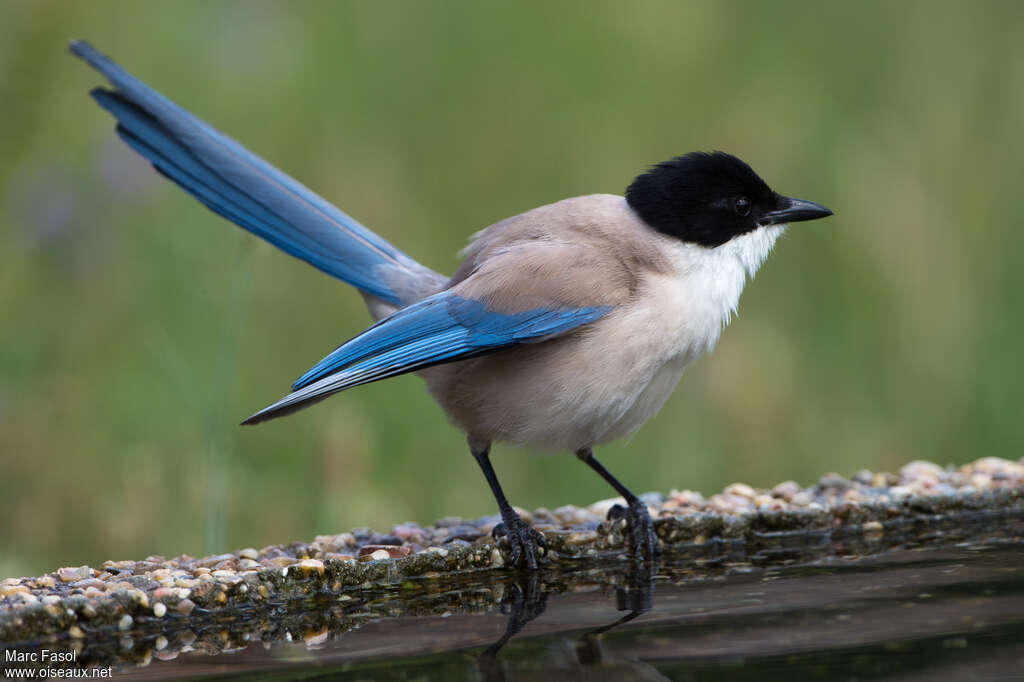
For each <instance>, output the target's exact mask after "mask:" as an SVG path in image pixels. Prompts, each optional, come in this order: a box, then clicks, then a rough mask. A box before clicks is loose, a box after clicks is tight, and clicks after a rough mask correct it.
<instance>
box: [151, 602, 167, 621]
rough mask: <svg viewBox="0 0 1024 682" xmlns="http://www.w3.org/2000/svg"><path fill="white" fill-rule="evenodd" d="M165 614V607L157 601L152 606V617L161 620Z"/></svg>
mask: <svg viewBox="0 0 1024 682" xmlns="http://www.w3.org/2000/svg"><path fill="white" fill-rule="evenodd" d="M166 613H167V607H166V606H165V605H164V603H163V602H161V601H158V602H157V603H155V604H153V615H154V616H156V617H157V618H163V617H164V615H165V614H166Z"/></svg>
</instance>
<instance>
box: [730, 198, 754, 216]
mask: <svg viewBox="0 0 1024 682" xmlns="http://www.w3.org/2000/svg"><path fill="white" fill-rule="evenodd" d="M732 207H733V210H735V211H736V215H740V216H747V215H750V199H748V198H746V197H739V198H737V199H736V202H735V203H734V204H733V205H732Z"/></svg>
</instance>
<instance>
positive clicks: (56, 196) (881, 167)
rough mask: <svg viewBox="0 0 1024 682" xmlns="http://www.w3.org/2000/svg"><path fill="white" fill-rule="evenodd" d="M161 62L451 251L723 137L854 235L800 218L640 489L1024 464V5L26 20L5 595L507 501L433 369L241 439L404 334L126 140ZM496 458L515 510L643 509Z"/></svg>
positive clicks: (291, 157) (658, 433)
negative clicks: (935, 465)
mask: <svg viewBox="0 0 1024 682" xmlns="http://www.w3.org/2000/svg"><path fill="white" fill-rule="evenodd" d="M71 38H85V39H88V40H90V41H92V42H93V43H94V44H95V45H96V46H97V47H98V48H99V49H100V50H101V51H103V52H106V53H107V54H109V55H111V56H112V57H114V58H115V59H116V60H118V61H119V62H120V63H121V64H123V65H124V66H125V67H126V68H128V69H129V70H130V71H132V72H133V73H135V74H136V75H138V76H139V77H141V78H143V79H144V80H146V81H147V82H149V83H150V84H152V85H153V86H154V87H156V88H157V89H159V90H161V91H162V92H164V93H165V94H167V95H168V96H170V97H171V98H172V99H174V100H175V101H177V102H178V103H180V104H182V105H183V106H185V107H186V108H188V109H190V110H192V111H194V112H195V113H197V114H198V115H199V116H201V117H203V118H205V119H206V120H208V121H210V122H211V123H213V124H214V125H216V126H217V127H219V128H221V129H222V130H224V131H226V132H228V134H230V135H232V136H233V137H235V138H237V139H238V140H240V141H241V142H242V143H243V144H245V145H247V146H249V147H250V148H252V149H253V150H254V151H256V152H257V153H259V154H261V155H263V156H264V157H265V158H267V159H268V160H270V161H271V162H273V163H274V164H276V165H278V166H279V167H281V168H282V169H284V170H285V171H287V172H289V173H291V174H292V175H294V176H295V177H296V178H298V179H299V180H301V181H302V182H304V183H306V184H308V185H309V186H310V187H312V188H313V189H314V190H316V191H318V192H319V193H321V194H322V195H323V196H325V197H326V198H328V199H329V200H331V201H333V202H335V203H337V204H338V205H339V206H341V207H342V208H343V209H344V210H345V211H347V212H349V213H351V214H352V215H353V216H355V217H356V218H357V219H359V220H361V221H362V222H364V223H365V224H367V225H368V226H370V227H371V228H373V229H375V230H376V231H378V232H379V233H380V234H381V235H383V236H384V237H385V238H387V239H389V240H392V241H394V242H395V243H396V244H397V245H399V246H400V247H401V248H402V249H403V250H405V251H406V252H407V253H409V254H410V255H412V256H413V257H415V258H417V259H419V260H421V261H422V262H424V263H426V264H428V265H430V266H431V267H433V268H435V269H437V270H439V271H442V272H445V273H450V272H453V271H454V270H455V268H456V266H457V263H458V260H457V257H456V252H457V251H458V250H459V249H460V248H461V247H462V246H463V245H464V244H465V241H466V238H467V237H468V235H470V234H471V233H472V232H474V231H475V230H477V229H480V228H481V227H483V226H486V225H488V224H490V223H492V222H494V221H496V220H499V219H501V218H504V217H506V216H509V215H512V214H515V213H518V212H521V211H523V210H525V209H528V208H531V207H534V206H537V205H540V204H545V203H548V202H551V201H555V200H558V199H561V198H564V197H568V196H572V195H578V194H586V193H592V192H614V193H621V192H622V190H623V189H624V188H625V186H626V185H627V184H628V183H629V181H630V180H631V179H632V178H633V177H634V176H635V175H636V174H637V173H638V172H639V171H641V170H642V169H643V168H644V167H645V166H647V165H648V164H651V163H654V162H657V161H661V160H664V159H666V158H668V157H670V156H674V155H676V154H680V153H683V152H686V151H690V150H694V149H724V150H727V151H731V152H733V153H736V154H738V155H740V156H741V157H743V158H744V159H746V160H747V161H749V162H750V163H751V164H752V165H753V166H754V168H755V169H757V170H758V171H759V172H760V173H761V174H762V175H763V176H764V177H765V178H766V179H767V180H768V182H769V183H770V184H772V185H773V186H774V187H775V188H776V189H778V190H779V191H781V192H783V193H787V194H793V195H796V196H800V197H806V198H808V199H813V200H816V201H820V202H822V203H824V204H826V205H827V206H829V207H831V208H832V209H833V210H834V211H835V213H836V216H835V217H834V218H831V219H829V220H828V221H825V222H821V223H808V224H806V225H799V226H796V227H794V229H792V230H791V231H790V233H789V234H788V235H787V236H786V238H785V239H784V240H783V241H782V242H780V244H779V246H778V248H777V249H776V252H775V253H774V254H773V255H772V257H771V258H770V259H769V262H768V263H767V264H766V265H765V267H764V268H763V269H762V271H761V274H759V275H758V279H757V282H755V283H754V284H753V285H752V286H751V287H750V288H748V290H747V292H746V293H745V295H744V297H743V300H742V302H741V305H740V316H739V318H738V319H737V320H736V321H734V322H733V324H732V326H731V327H730V329H729V330H728V331H727V332H726V333H725V334H724V336H723V338H722V340H721V342H720V343H719V346H718V349H717V350H716V352H715V353H714V355H713V356H710V357H706V358H703V359H701V360H700V361H699V362H698V363H696V364H695V365H694V366H693V367H692V368H691V369H690V370H689V371H688V372H687V375H686V376H685V377H684V379H683V382H682V384H681V386H680V389H679V390H678V391H677V392H676V394H675V395H674V396H673V398H672V399H671V400H670V402H669V403H668V404H667V406H666V407H665V409H664V410H663V411H662V413H661V414H660V415H659V416H658V417H657V418H655V419H654V420H652V422H651V423H649V424H648V425H647V426H646V427H645V428H644V429H642V430H641V431H640V433H639V434H638V435H636V436H635V437H634V438H632V439H631V440H630V441H629V442H622V443H618V444H615V445H612V446H608V447H605V448H603V449H602V450H600V451H599V456H600V458H601V460H602V461H603V462H605V463H606V464H607V465H608V466H609V468H611V469H612V470H613V471H615V472H617V473H618V474H620V475H621V477H622V479H623V480H624V481H625V482H626V483H627V484H628V485H630V486H632V487H633V488H634V489H636V490H638V491H645V490H655V489H657V490H668V489H669V488H671V487H679V488H692V489H696V490H700V491H702V492H703V493H705V494H711V493H713V492H716V491H718V490H720V489H721V488H722V486H723V485H725V484H727V483H729V482H732V481H737V480H742V481H745V482H748V483H750V484H752V485H756V486H771V485H773V484H775V483H777V482H779V481H781V480H784V479H788V478H793V479H796V480H798V481H800V482H802V483H805V484H806V483H810V482H812V481H814V480H816V478H817V477H818V476H819V475H820V474H821V473H823V472H825V471H832V470H834V471H839V472H841V473H844V474H852V473H854V472H856V471H857V470H859V469H861V468H864V467H868V468H873V469H888V470H893V469H896V468H898V467H899V466H900V465H901V464H902V463H904V462H906V461H908V460H911V459H915V458H928V459H931V460H934V461H937V462H940V463H958V462H963V461H967V460H970V459H974V458H976V457H978V456H982V455H989V454H993V455H1002V456H1013V457H1019V456H1020V455H1021V454H1022V453H1021V450H1022V449H1024V448H1022V444H1024V419H1022V418H1021V415H1020V407H1021V405H1022V404H1024V382H1022V379H1021V376H1022V372H1021V369H1020V349H1021V343H1020V339H1021V337H1022V336H1024V320H1022V315H1021V312H1022V310H1024V304H1022V302H1021V300H1020V296H1021V292H1022V284H1024V267H1022V263H1021V251H1022V247H1024V201H1022V200H1021V189H1022V187H1024V132H1022V125H1024V3H1019V2H1002V3H998V2H991V3H971V4H968V3H943V2H938V1H935V0H925V1H922V2H905V3H891V2H878V3H864V2H858V3H849V2H846V3H839V2H834V3H797V2H773V3H761V2H750V3H744V2H714V3H712V2H706V3H686V4H684V3H675V2H673V3H668V2H665V3H662V2H629V3H626V2H621V1H615V2H558V3H552V2H515V3H470V2H465V3H454V2H444V3H439V2H431V3H414V2H401V3H398V2H395V3H287V4H286V3H257V2H244V3H242V2H238V3H212V2H174V3H135V2H118V3H111V2H89V3H70V2H69V3H55V2H11V1H7V2H3V3H2V4H0V101H2V102H3V105H2V112H3V113H2V114H0V120H2V122H3V134H2V135H0V240H2V241H0V324H2V334H0V518H2V519H3V521H2V525H0V576H9V575H23V574H38V573H39V572H41V571H44V570H47V569H51V568H54V567H56V566H60V565H68V564H76V565H77V564H82V563H91V564H94V565H95V564H98V563H99V562H101V561H102V560H104V559H108V558H115V559H116V558H129V557H131V558H138V557H142V556H145V555H148V554H155V553H159V554H166V555H168V556H170V555H175V554H178V553H181V552H187V553H191V554H201V553H206V552H221V551H226V550H229V549H233V548H239V547H244V546H257V547H258V546H263V545H266V544H270V543H277V542H287V541H292V540H298V539H310V538H311V537H312V536H313V535H314V534H316V533H327V532H339V531H342V530H347V529H350V528H352V527H358V526H372V527H375V528H377V529H380V530H387V529H389V528H390V526H391V525H392V524H394V523H398V522H402V521H406V520H414V521H417V522H421V523H426V522H430V521H431V520H433V519H434V518H436V517H438V516H441V515H445V514H457V515H462V516H466V517H475V516H480V515H485V514H491V513H493V512H494V510H495V507H494V502H493V500H492V498H491V496H490V493H489V491H488V489H487V486H486V485H485V484H484V481H483V478H482V476H481V475H480V472H479V471H478V470H477V468H476V465H475V464H474V462H473V461H472V459H471V458H470V456H469V454H468V452H467V450H466V447H465V445H464V441H463V437H462V435H461V434H460V433H459V432H457V431H456V430H455V429H454V428H452V427H450V426H449V425H447V424H446V422H445V420H444V418H443V416H442V415H441V413H440V410H439V409H438V408H437V407H436V406H435V405H434V404H433V403H432V402H431V400H430V399H429V398H428V397H427V395H426V393H425V392H424V391H423V390H422V388H421V382H420V380H419V379H418V378H416V377H414V376H407V377H402V378H399V379H396V380H391V381H387V382H383V383H381V384H376V385H371V386H367V387H363V388H359V389H356V390H353V391H351V392H348V393H345V394H342V395H340V396H336V397H334V398H332V399H331V400H330V401H328V402H326V403H324V404H321V405H318V406H316V407H314V408H312V409H310V410H308V411H305V412H302V413H301V414H298V415H296V416H293V417H289V418H288V419H283V420H279V421H275V422H272V423H268V424H265V425H261V426H259V427H254V428H241V427H239V426H238V422H239V420H240V419H242V418H244V417H245V416H247V415H249V414H251V413H252V412H253V411H255V410H256V409H258V408H260V407H263V406H264V405H266V404H267V403H269V402H271V401H273V400H275V399H277V398H278V397H280V396H281V395H282V394H283V392H284V391H285V390H286V389H287V387H288V385H289V383H290V382H291V381H292V380H293V379H294V378H295V377H297V376H298V375H299V374H301V373H302V372H303V371H304V370H305V369H307V368H308V367H309V366H310V365H312V364H313V363H314V362H315V361H317V360H319V359H320V358H321V357H322V356H323V355H324V354H325V353H326V352H328V351H329V350H331V349H332V348H333V347H334V346H335V345H336V344H337V343H338V342H340V341H342V340H344V339H347V338H349V337H350V336H352V335H353V334H355V333H357V332H358V331H360V330H361V329H362V328H363V327H364V326H365V325H366V324H367V323H368V321H369V318H368V316H367V314H366V312H365V310H364V309H363V305H362V301H361V299H360V298H359V296H358V295H356V294H355V293H354V292H353V291H352V290H350V289H349V288H347V287H346V286H345V285H342V284H341V283H339V282H337V281H334V280H332V279H330V278H329V277H326V276H324V275H322V274H321V273H319V272H318V271H316V270H314V269H313V268H311V267H309V266H307V265H305V264H304V263H302V262H300V261H297V260H294V259H292V258H290V257H288V256H286V255H284V254H282V253H280V252H278V251H276V250H275V249H273V248H272V247H270V246H268V245H267V244H265V243H263V242H261V241H259V240H257V239H256V238H254V237H252V236H250V235H248V234H247V233H245V232H243V231H242V230H240V229H238V228H236V227H234V226H233V225H231V224H230V223H228V222H227V221H225V220H223V219H221V218H219V217H217V216H216V215H214V214H212V213H210V212H209V211H207V210H206V209H205V208H203V207H202V206H200V205H199V204H197V203H196V202H195V201H194V200H193V199H192V198H190V197H189V196H187V195H186V194H185V193H184V192H183V191H181V190H180V189H178V188H177V187H175V186H174V185H172V184H171V183H169V182H167V181H165V180H163V179H162V178H160V177H159V176H158V175H157V174H156V173H155V172H154V171H152V170H151V169H150V168H149V166H148V165H147V164H145V163H144V162H142V161H141V160H140V159H138V158H137V157H135V156H134V155H133V154H132V153H131V152H130V151H129V150H128V149H127V148H126V147H125V146H124V145H123V144H122V143H121V142H120V141H119V140H118V139H117V138H116V136H115V134H114V132H113V130H112V127H113V126H112V121H111V118H110V117H109V116H108V115H107V114H106V113H105V112H103V111H101V110H100V109H99V108H98V107H97V106H96V105H95V104H94V103H93V102H92V100H90V99H89V98H88V96H87V92H88V90H89V89H90V88H91V87H93V86H96V85H99V84H101V82H102V80H101V78H100V76H99V75H98V74H96V73H94V72H93V71H92V70H91V69H90V68H88V67H87V66H86V65H85V64H84V63H82V62H79V61H78V60H75V59H73V58H72V57H71V56H70V55H69V54H68V53H67V43H68V40H69V39H71ZM535 454H536V453H532V452H526V451H515V450H514V449H512V448H509V447H505V446H502V447H499V448H498V449H497V450H496V456H495V466H496V468H497V469H498V473H499V475H500V476H501V477H502V480H503V482H504V485H505V487H506V490H507V492H508V493H509V496H510V497H511V499H512V500H513V502H514V503H516V504H518V505H520V506H523V507H527V508H533V507H537V506H549V507H553V506H556V505H560V504H564V503H575V504H587V503H590V502H592V501H594V500H597V499H601V498H606V497H611V496H612V491H611V490H610V489H609V488H608V487H607V486H606V485H605V484H604V483H603V482H602V481H601V480H600V479H599V478H598V477H597V476H595V475H593V474H592V473H591V472H589V471H586V470H584V468H583V467H582V466H581V465H580V464H579V462H578V461H576V460H575V458H573V457H570V456H566V455H559V456H556V457H538V456H535Z"/></svg>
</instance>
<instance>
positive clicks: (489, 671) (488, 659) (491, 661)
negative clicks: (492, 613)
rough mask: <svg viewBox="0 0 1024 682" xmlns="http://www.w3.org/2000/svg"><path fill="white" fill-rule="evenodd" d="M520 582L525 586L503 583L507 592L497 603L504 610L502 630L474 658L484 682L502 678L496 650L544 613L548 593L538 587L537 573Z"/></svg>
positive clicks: (538, 577) (515, 583) (496, 680)
mask: <svg viewBox="0 0 1024 682" xmlns="http://www.w3.org/2000/svg"><path fill="white" fill-rule="evenodd" d="M524 583H525V589H524V587H522V586H520V584H519V583H518V582H510V583H508V584H507V586H506V588H507V594H506V597H505V599H504V601H503V602H502V605H501V610H502V612H504V613H507V614H508V623H507V624H506V625H505V634H504V635H502V636H501V638H500V639H499V640H498V641H497V642H495V643H494V644H492V645H491V646H489V647H487V649H485V650H484V652H483V653H482V654H480V658H479V659H478V665H479V668H480V672H481V673H482V674H483V678H484V679H485V680H486V681H487V682H501V681H503V680H504V679H505V673H504V671H503V670H502V668H501V663H499V661H498V651H500V650H501V647H503V646H505V643H506V642H508V640H510V639H512V638H513V637H515V636H516V634H518V633H519V631H520V630H522V629H523V627H524V626H525V625H526V624H527V623H529V622H530V621H531V620H533V619H534V618H536V617H537V616H539V615H540V614H542V613H544V609H546V608H547V606H548V593H547V591H546V590H543V589H542V588H541V586H540V576H539V575H538V574H537V573H530V574H528V575H527V576H525V579H524Z"/></svg>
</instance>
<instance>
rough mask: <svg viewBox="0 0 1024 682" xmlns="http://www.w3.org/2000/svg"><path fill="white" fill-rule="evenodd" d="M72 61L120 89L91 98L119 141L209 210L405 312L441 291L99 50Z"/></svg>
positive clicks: (434, 278)
mask: <svg viewBox="0 0 1024 682" xmlns="http://www.w3.org/2000/svg"><path fill="white" fill-rule="evenodd" d="M71 52H72V53H74V54H75V55H77V56H78V57H81V58H82V59H84V60H85V61H87V62H88V63H89V64H90V65H92V66H93V67H94V68H95V69H97V70H98V71H99V72H100V73H102V74H103V75H104V76H106V77H107V79H108V80H109V81H110V82H111V83H112V84H113V85H114V90H106V89H102V88H96V89H94V90H93V91H92V96H93V97H94V98H95V99H96V101H97V102H99V104H100V106H102V107H103V108H104V109H106V110H107V111H109V112H110V113H111V114H113V115H114V117H115V118H117V121H118V124H117V132H118V134H119V135H120V136H121V138H122V139H124V141H125V142H127V143H128V144H129V145H130V146H131V147H132V148H133V149H134V150H135V151H137V152H138V153H139V154H141V155H142V156H144V157H146V158H147V159H148V160H149V161H150V162H151V163H152V164H153V166H154V167H155V168H156V169H157V170H158V171H160V172H161V173H162V174H163V175H165V176H167V177H168V178H170V179H171V180H173V181H174V182H176V183H177V184H178V185H180V186H181V187H182V188H184V189H185V190H186V191H187V192H189V193H190V194H192V195H193V196H194V197H196V198H197V199H199V201H201V202H202V203H203V204H205V205H206V206H207V207H209V208H210V209H212V210H213V211H215V212H216V213H218V214H220V215H222V216H224V217H225V218H227V219H228V220H230V221H232V222H233V223H235V224H237V225H239V226H241V227H243V228H245V229H246V230H249V231H250V232H252V233H253V234H255V235H257V236H259V237H262V238H263V239H266V240H267V241H268V242H270V243H271V244H273V245H274V246H276V247H278V248H279V249H281V250H283V251H286V252H287V253H290V254H291V255H293V256H295V257H297V258H301V259H302V260H304V261H306V262H307V263H309V264H311V265H313V266H314V267H316V268H319V269H320V270H322V271H323V272H326V273H327V274H329V275H332V276H334V277H337V278H338V279H340V280H342V281H344V282H347V283H349V284H351V285H352V286H354V287H356V288H357V289H359V290H360V291H362V292H364V293H365V294H368V295H370V296H372V297H375V298H377V299H380V300H381V301H384V302H386V303H389V304H391V305H394V306H405V305H409V304H410V303H414V302H415V301H418V300H420V299H421V298H423V297H424V296H426V295H428V294H431V293H433V292H435V291H437V290H438V289H440V288H441V287H442V286H443V284H444V282H445V279H446V278H445V277H443V276H441V275H439V274H438V273H436V272H434V271H433V270H430V269H429V268H426V267H424V266H422V265H420V264H419V263H417V262H416V261H414V260H413V259H411V258H409V257H408V256H406V255H405V254H404V253H402V252H401V251H399V250H398V249H396V248H395V247H394V246H392V245H391V244H389V243H388V242H386V241H384V240H383V239H381V238H380V237H379V236H377V235H376V234H374V233H373V232H371V231H370V230H368V229H367V228H365V227H363V226H362V225H360V224H359V222H358V221H356V220H354V219H353V218H351V217H350V216H348V215H346V214H345V213H343V212H342V211H340V210H338V209H337V208H335V207H334V206H332V205H331V204H329V203H328V202H327V201H325V200H324V199H322V198H321V197H319V196H317V195H316V194H315V193H314V192H312V191H311V190H309V189H308V188H306V187H304V186H303V185H301V184H300V183H298V182H297V181H295V180H294V179H292V178H290V177H289V176H287V175H285V174H284V173H282V172H281V171H279V170H278V169H276V168H274V167H273V166H271V165H270V164H269V163H267V162H266V161H264V160H263V159H261V158H259V157H258V156H256V155H255V154H253V153H252V152H250V151H248V150H247V149H245V148H244V147H242V145H240V144H239V143H237V142H235V141H234V140H232V139H231V138H229V137H228V136H226V135H224V134H223V133H221V132H219V131H217V130H216V129H214V128H213V127H212V126H210V125H209V124H207V123H204V122H203V121H201V120H199V119H198V118H196V117H195V116H193V115H192V114H190V113H188V112H187V111H185V110H184V109H182V108H181V107H179V106H177V105H175V104H174V103H173V102H171V101H170V100H168V99H167V98H166V97H164V96H163V95H161V94H160V93H158V92H156V91H155V90H153V89H152V88H150V87H149V86H148V85H146V84H145V83H143V82H142V81H140V80H138V79H137V78H135V77H134V76H132V75H131V74H129V73H128V72H127V71H125V70H124V69H122V68H121V67H120V66H118V65H117V64H115V63H114V62H113V61H111V60H110V59H109V58H108V57H106V56H104V55H102V54H100V53H99V52H97V51H96V49H95V48H94V47H92V46H91V45H89V44H88V43H85V42H82V41H75V42H72V43H71Z"/></svg>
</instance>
